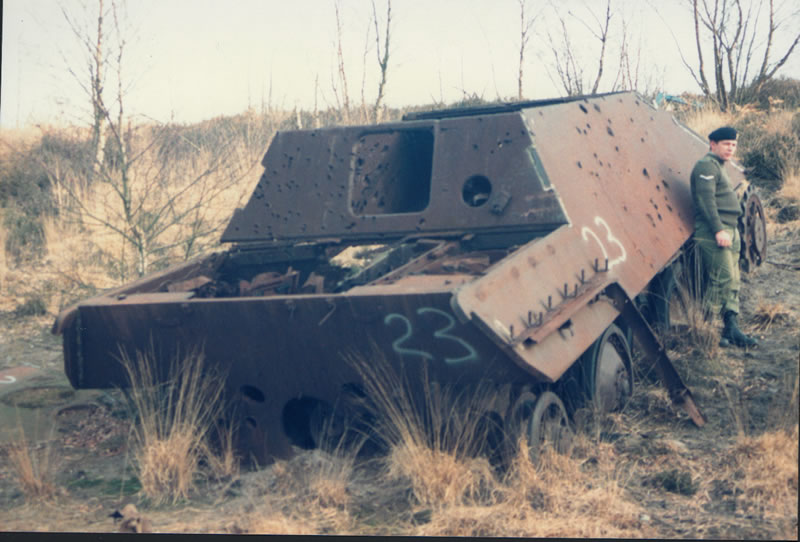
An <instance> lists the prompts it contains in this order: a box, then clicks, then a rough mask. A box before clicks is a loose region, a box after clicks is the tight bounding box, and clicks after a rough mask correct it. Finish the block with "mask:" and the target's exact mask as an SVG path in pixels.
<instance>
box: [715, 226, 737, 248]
mask: <svg viewBox="0 0 800 542" xmlns="http://www.w3.org/2000/svg"><path fill="white" fill-rule="evenodd" d="M716 238H717V246H718V247H722V248H727V247H729V246H731V244H732V242H733V240H732V239H731V234H730V233H728V232H727V231H726V230H719V231H718V232H717V235H716Z"/></svg>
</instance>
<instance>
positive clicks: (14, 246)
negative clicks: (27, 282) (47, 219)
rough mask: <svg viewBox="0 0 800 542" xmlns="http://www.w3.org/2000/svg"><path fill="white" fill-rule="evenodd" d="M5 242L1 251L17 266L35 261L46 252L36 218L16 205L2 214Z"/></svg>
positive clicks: (42, 232)
mask: <svg viewBox="0 0 800 542" xmlns="http://www.w3.org/2000/svg"><path fill="white" fill-rule="evenodd" d="M3 226H4V227H5V229H6V242H5V246H4V247H3V249H4V250H5V252H6V255H7V256H8V257H9V258H10V259H11V260H13V261H14V263H16V264H17V265H19V264H21V263H23V262H30V261H36V260H38V259H40V258H41V257H42V256H44V254H45V251H46V246H45V236H44V227H43V226H42V221H41V220H40V218H39V217H38V216H35V215H32V214H29V213H26V212H25V211H24V210H21V209H20V208H19V207H17V206H16V205H13V206H11V207H9V208H7V209H5V210H4V212H3Z"/></svg>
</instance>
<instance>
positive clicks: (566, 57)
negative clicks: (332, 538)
mask: <svg viewBox="0 0 800 542" xmlns="http://www.w3.org/2000/svg"><path fill="white" fill-rule="evenodd" d="M587 11H588V12H589V15H590V16H591V17H592V18H593V19H594V24H592V25H590V24H588V23H587V22H586V21H585V20H584V19H583V18H581V17H579V16H577V15H576V14H575V13H574V12H572V11H568V12H567V15H569V16H571V17H573V18H574V19H575V20H576V21H578V22H579V23H580V24H581V25H582V26H584V27H585V28H586V30H587V31H588V32H589V33H590V34H591V35H592V36H593V37H595V38H596V39H597V40H598V41H599V42H600V52H599V54H598V57H597V71H596V74H595V76H594V81H593V82H592V83H591V88H590V90H589V93H591V94H594V93H596V92H597V89H598V88H599V86H600V81H601V79H602V77H603V70H604V66H605V60H606V49H607V45H608V41H609V29H610V25H611V19H612V11H611V0H607V1H606V9H605V16H604V17H603V18H602V19H601V18H600V17H598V16H597V15H596V14H595V13H594V11H593V10H592V9H591V8H590V7H588V6H587ZM556 17H557V18H558V21H559V25H560V27H561V39H560V40H558V39H555V38H554V37H553V36H552V34H551V33H550V32H548V33H547V36H548V41H549V43H550V50H551V52H552V54H553V58H554V64H555V70H556V73H557V74H558V78H559V81H560V83H561V86H562V88H563V89H564V91H565V92H566V93H567V95H568V96H575V95H580V94H584V93H585V90H586V89H587V88H588V84H589V81H586V80H585V79H584V66H583V64H582V63H581V61H580V60H579V58H578V52H577V50H576V48H575V45H574V43H573V42H572V39H571V37H570V31H569V29H568V27H567V22H566V19H565V17H564V16H563V15H562V14H561V13H559V12H558V11H557V10H556Z"/></svg>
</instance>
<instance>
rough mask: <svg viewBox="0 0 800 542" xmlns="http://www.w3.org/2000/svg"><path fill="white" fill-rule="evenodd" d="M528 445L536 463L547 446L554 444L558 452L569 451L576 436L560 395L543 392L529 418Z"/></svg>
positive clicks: (532, 458)
mask: <svg viewBox="0 0 800 542" xmlns="http://www.w3.org/2000/svg"><path fill="white" fill-rule="evenodd" d="M527 430H528V431H527V432H528V435H527V436H528V446H529V447H530V457H531V461H533V462H534V463H536V462H537V461H538V459H539V456H540V454H541V451H542V450H543V449H544V447H545V446H552V447H553V448H554V449H555V450H556V451H557V452H558V453H561V454H564V453H568V452H569V451H570V450H571V448H572V441H573V437H574V436H575V434H574V432H573V431H572V427H570V423H569V418H568V417H567V410H566V409H565V408H564V403H563V402H561V399H559V397H558V395H556V394H555V393H553V392H551V391H545V392H543V393H542V394H541V395H540V396H539V398H538V399H537V400H536V403H535V404H534V407H533V412H532V413H531V415H530V417H529V418H528V427H527Z"/></svg>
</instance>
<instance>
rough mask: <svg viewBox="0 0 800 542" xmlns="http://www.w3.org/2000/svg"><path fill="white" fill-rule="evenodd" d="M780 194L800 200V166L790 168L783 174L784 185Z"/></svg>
mask: <svg viewBox="0 0 800 542" xmlns="http://www.w3.org/2000/svg"><path fill="white" fill-rule="evenodd" d="M778 195H780V196H782V197H784V198H786V199H789V200H794V201H797V202H800V168H798V167H792V168H789V169H788V171H786V172H785V173H784V175H783V185H782V186H781V189H780V191H779V192H778Z"/></svg>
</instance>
